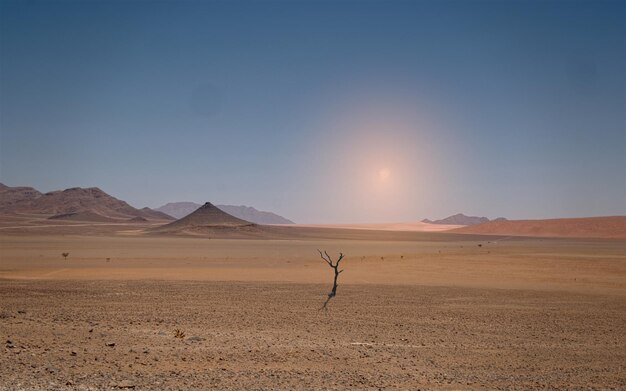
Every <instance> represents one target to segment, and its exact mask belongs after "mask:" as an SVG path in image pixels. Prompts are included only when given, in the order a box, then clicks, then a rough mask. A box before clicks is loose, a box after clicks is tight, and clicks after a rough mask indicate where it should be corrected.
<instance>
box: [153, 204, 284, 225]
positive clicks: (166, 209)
mask: <svg viewBox="0 0 626 391" xmlns="http://www.w3.org/2000/svg"><path fill="white" fill-rule="evenodd" d="M201 206H202V205H200V204H196V203H195V202H170V203H168V204H165V205H163V206H161V207H158V208H156V209H155V210H156V211H159V212H163V213H166V214H168V215H170V216H172V217H175V218H177V219H180V218H183V217H185V216H187V215H189V214H191V213H192V212H194V211H195V210H197V209H198V208H200V207H201ZM215 206H216V207H217V208H219V209H221V210H222V211H224V212H226V213H228V214H230V215H232V216H235V217H237V218H240V219H242V220H246V221H250V222H252V223H256V224H294V222H293V221H291V220H288V219H286V218H284V217H282V216H279V215H277V214H275V213H272V212H264V211H260V210H257V209H255V208H253V207H250V206H243V205H242V206H235V205H215Z"/></svg>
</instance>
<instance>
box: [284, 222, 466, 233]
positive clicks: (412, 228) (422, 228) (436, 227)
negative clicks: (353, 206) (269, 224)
mask: <svg viewBox="0 0 626 391" xmlns="http://www.w3.org/2000/svg"><path fill="white" fill-rule="evenodd" d="M281 226H283V227H303V228H341V229H368V230H377V231H405V232H443V231H449V230H451V229H456V228H462V227H464V226H463V225H452V224H428V223H422V222H421V221H413V222H405V223H375V224H365V223H364V224H281Z"/></svg>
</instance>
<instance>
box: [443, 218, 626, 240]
mask: <svg viewBox="0 0 626 391" xmlns="http://www.w3.org/2000/svg"><path fill="white" fill-rule="evenodd" d="M449 232H454V233H463V234H484V235H511V236H537V237H570V238H575V237H579V238H605V239H626V216H609V217H584V218H572V219H549V220H507V221H490V222H487V223H483V224H480V225H475V226H471V227H462V228H457V229H453V230H451V231H449Z"/></svg>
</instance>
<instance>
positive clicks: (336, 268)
mask: <svg viewBox="0 0 626 391" xmlns="http://www.w3.org/2000/svg"><path fill="white" fill-rule="evenodd" d="M317 252H319V253H320V257H322V259H323V260H324V261H325V262H326V263H327V264H328V266H330V267H331V268H332V269H333V271H334V272H335V278H334V280H333V290H332V291H331V292H330V293H329V294H328V298H327V299H326V301H325V302H324V305H323V306H322V308H320V310H326V309H327V308H326V306H327V305H328V302H329V301H330V299H332V298H333V297H335V296H336V295H337V285H338V284H337V277H339V274H340V273H341V272H343V270H344V269H341V270H339V262H341V260H342V259H343V253H339V258H338V259H337V262H335V263H333V260H332V258H331V257H330V255H328V252H326V251H324V253H322V251H320V250H317Z"/></svg>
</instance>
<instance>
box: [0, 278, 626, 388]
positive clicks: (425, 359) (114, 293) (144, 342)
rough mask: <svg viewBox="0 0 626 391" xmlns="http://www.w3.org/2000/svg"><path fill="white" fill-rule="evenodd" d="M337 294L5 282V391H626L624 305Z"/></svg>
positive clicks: (502, 294)
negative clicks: (328, 297)
mask: <svg viewBox="0 0 626 391" xmlns="http://www.w3.org/2000/svg"><path fill="white" fill-rule="evenodd" d="M328 288H329V287H328V286H327V285H318V284H281V283H254V282H245V283H237V282H232V283H231V282H185V281H172V282H170V281H58V280H53V281H52V280H51V281H37V280H33V281H29V280H0V336H1V337H2V341H1V343H2V354H1V355H0V390H104V389H135V390H189V389H194V390H195V389H202V390H208V389H219V390H244V389H245V390H268V389H290V390H291V389H297V390H299V389H303V390H304V389H315V390H319V389H373V390H378V389H407V390H417V389H423V390H424V389H443V390H447V389H450V390H452V389H469V390H472V389H519V390H528V389H562V390H576V389H585V390H587V389H602V390H605V389H616V390H624V389H626V370H625V367H626V333H624V329H623V328H624V324H626V301H625V300H624V298H623V296H619V295H591V294H580V293H565V292H542V291H528V290H512V289H510V290H508V289H479V288H452V287H432V286H431V287H426V286H398V285H342V286H340V287H339V291H338V296H337V297H336V298H335V299H333V301H331V303H330V305H329V307H330V310H329V311H328V312H325V311H320V310H319V307H320V306H321V304H322V302H323V301H324V299H325V293H327V290H328ZM176 330H180V331H181V332H183V333H184V337H183V338H177V337H175V331H176Z"/></svg>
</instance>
